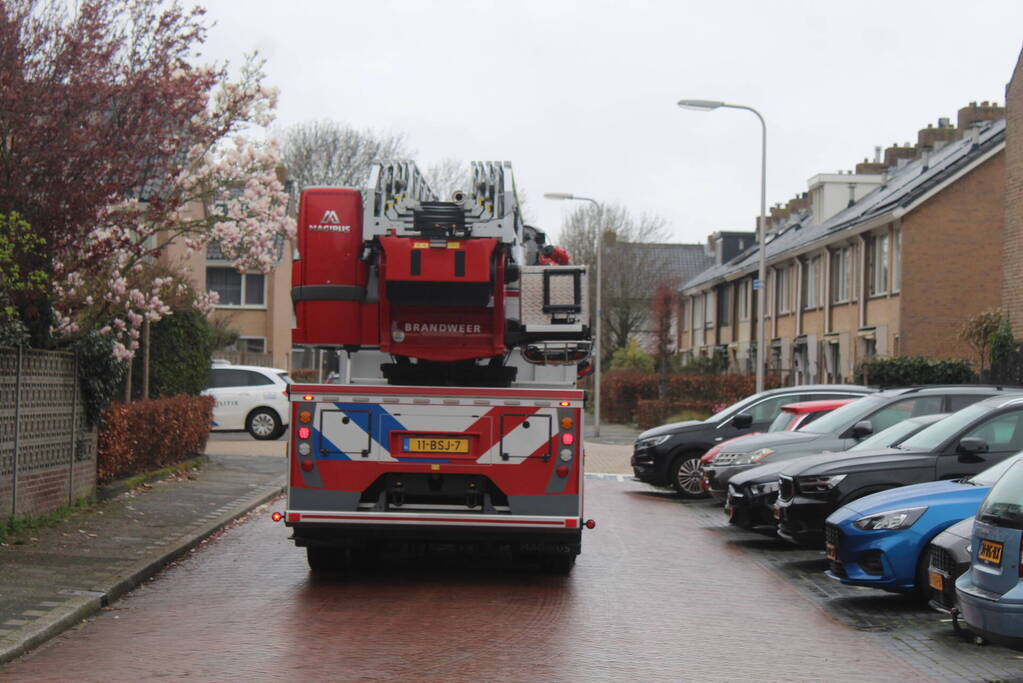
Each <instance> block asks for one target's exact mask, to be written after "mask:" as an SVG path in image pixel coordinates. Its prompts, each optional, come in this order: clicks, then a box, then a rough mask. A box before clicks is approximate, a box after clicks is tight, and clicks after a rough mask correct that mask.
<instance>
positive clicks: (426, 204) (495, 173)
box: [363, 161, 522, 245]
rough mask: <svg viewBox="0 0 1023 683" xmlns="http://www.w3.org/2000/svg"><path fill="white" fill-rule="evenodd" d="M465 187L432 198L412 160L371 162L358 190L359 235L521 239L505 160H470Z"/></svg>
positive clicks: (509, 241)
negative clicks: (365, 180) (361, 202)
mask: <svg viewBox="0 0 1023 683" xmlns="http://www.w3.org/2000/svg"><path fill="white" fill-rule="evenodd" d="M471 169H472V172H471V176H472V177H471V187H470V188H469V190H468V191H456V192H455V193H454V195H453V196H452V197H451V198H450V199H449V200H447V201H438V200H437V198H436V195H435V193H434V192H433V190H432V189H430V187H429V185H428V184H427V182H426V180H425V178H424V177H423V175H422V174H421V173H420V172H419V169H418V168H417V167H416V164H415V162H413V161H391V162H387V163H382V164H377V165H376V166H374V167H373V170H372V171H371V173H370V178H369V183H368V185H367V187H366V189H365V191H364V197H365V201H366V204H365V215H364V217H363V218H364V220H363V236H364V239H366V240H371V239H373V238H374V237H377V236H382V235H387V234H394V235H397V236H402V237H418V236H429V235H430V233H431V232H437V231H446V232H447V233H448V234H449V235H450V236H457V237H495V238H497V239H498V241H499V242H501V243H503V244H508V245H515V244H520V243H521V235H522V218H521V212H520V211H519V203H518V197H517V196H516V193H515V179H514V176H513V175H512V170H511V163H510V162H507V161H474V162H472V164H471Z"/></svg>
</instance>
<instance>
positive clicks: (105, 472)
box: [97, 396, 214, 483]
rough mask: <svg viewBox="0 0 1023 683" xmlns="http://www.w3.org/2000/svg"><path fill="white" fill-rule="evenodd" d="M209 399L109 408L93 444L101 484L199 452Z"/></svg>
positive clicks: (210, 420)
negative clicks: (96, 439) (95, 449)
mask: <svg viewBox="0 0 1023 683" xmlns="http://www.w3.org/2000/svg"><path fill="white" fill-rule="evenodd" d="M213 403H214V400H213V398H212V397H210V396H172V397H169V398H159V399H152V400H149V401H136V402H134V403H113V404H111V405H110V407H109V408H107V409H106V410H105V411H104V413H103V420H102V422H101V423H100V428H99V434H98V443H97V476H98V479H99V481H100V482H101V483H105V482H108V481H110V480H112V479H119V478H123V477H127V476H132V475H135V474H141V473H143V472H148V471H150V470H155V469H159V468H161V467H167V466H168V465H173V464H175V463H179V462H181V461H182V460H187V459H188V458H191V457H193V456H194V455H195V454H197V453H200V452H202V450H203V449H204V448H205V447H206V440H207V438H209V434H210V428H211V427H212V426H213Z"/></svg>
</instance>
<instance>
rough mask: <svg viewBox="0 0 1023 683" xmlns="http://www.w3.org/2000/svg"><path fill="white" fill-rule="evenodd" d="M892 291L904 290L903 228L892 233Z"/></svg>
mask: <svg viewBox="0 0 1023 683" xmlns="http://www.w3.org/2000/svg"><path fill="white" fill-rule="evenodd" d="M891 251H892V292H893V293H895V292H899V291H902V230H901V229H900V230H895V231H894V232H893V233H892V247H891Z"/></svg>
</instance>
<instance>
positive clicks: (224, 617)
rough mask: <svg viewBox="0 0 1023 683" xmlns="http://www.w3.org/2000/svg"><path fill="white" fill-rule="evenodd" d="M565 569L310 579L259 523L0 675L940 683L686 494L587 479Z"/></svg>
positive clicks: (424, 567) (412, 565)
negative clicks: (588, 526) (578, 530)
mask: <svg viewBox="0 0 1023 683" xmlns="http://www.w3.org/2000/svg"><path fill="white" fill-rule="evenodd" d="M587 507H588V509H587V516H592V517H594V518H596V519H597V520H598V527H597V529H596V530H595V531H592V532H589V531H588V532H586V536H585V538H584V552H583V555H582V556H581V557H580V559H579V563H578V565H577V566H576V569H575V572H574V573H573V575H572V576H571V577H567V578H564V577H552V576H545V575H541V574H538V573H536V572H535V571H534V570H532V569H531V568H529V567H523V566H521V565H519V566H516V565H514V564H510V563H506V562H504V561H502V560H500V559H493V558H491V559H471V558H463V557H459V556H457V555H453V554H448V553H445V552H440V551H438V552H434V553H432V554H427V555H425V556H424V555H407V556H405V555H393V556H388V558H387V561H386V562H385V563H384V564H383V565H382V566H378V567H376V568H374V569H373V570H372V571H368V572H363V573H352V574H348V575H344V576H337V577H332V578H326V579H316V578H313V577H311V576H310V574H309V572H308V570H307V568H306V565H305V557H304V553H303V552H302V551H300V550H298V549H296V548H294V547H293V546H292V544H291V543H290V542H289V541H288V540H287V532H286V530H285V529H284V528H283V527H282V526H281V525H277V524H273V523H271V522H270V521H269V520H268V519H267V518H266V517H265V516H257V517H254V518H253V519H251V520H250V521H249V522H248V523H245V524H242V525H239V526H237V527H235V528H234V529H231V530H230V531H228V532H226V533H224V534H223V535H222V536H221V537H220V538H219V539H218V540H217V541H216V542H215V543H211V544H208V545H207V546H206V548H205V550H203V551H201V552H196V553H194V554H193V555H191V556H190V557H189V558H187V559H186V560H184V561H182V562H181V563H180V564H178V565H177V566H174V567H171V568H170V569H168V570H167V571H166V572H165V573H164V574H163V575H162V576H161V577H160V578H159V579H158V580H156V581H153V582H152V583H150V584H147V585H144V586H143V587H141V588H139V589H138V590H137V591H135V593H133V594H132V595H131V596H130V597H129V598H128V599H125V600H123V601H121V602H119V603H117V604H116V605H115V608H114V609H112V610H110V611H107V612H106V613H103V614H101V615H100V616H98V617H96V618H95V619H93V620H91V621H90V623H88V624H87V625H85V626H83V627H82V628H80V629H77V630H76V631H73V632H69V633H66V634H65V635H63V636H61V637H60V638H58V639H57V640H55V641H53V642H52V643H51V644H50V645H47V646H45V647H43V648H41V649H40V650H38V651H36V652H35V653H33V654H31V655H29V656H27V657H25V658H23V659H21V660H19V661H16V662H14V663H12V664H10V665H8V666H7V667H6V668H2V669H0V678H3V679H4V680H5V681H24V680H64V679H65V678H66V677H67V676H68V672H69V671H73V675H74V678H75V679H77V680H88V681H92V680H96V681H99V680H102V681H122V680H124V681H126V680H132V681H134V680H148V679H151V678H157V677H163V678H168V679H181V678H190V679H194V680H204V681H205V680H212V681H238V680H245V681H265V680H302V681H325V680H346V681H371V680H372V681H410V680H414V681H542V680H549V681H587V682H588V681H633V680H638V681H740V680H741V681H748V680H758V681H808V680H829V681H863V682H868V681H870V682H873V681H881V680H900V681H904V682H907V683H908V682H910V681H925V680H941V679H942V678H944V677H943V676H934V675H932V674H931V675H929V671H933V670H932V669H928V668H927V667H924V666H923V663H921V664H919V665H918V664H917V663H907V661H906V659H905V658H904V657H902V656H900V655H899V653H897V652H894V651H893V649H892V648H891V647H885V646H882V645H881V643H880V641H879V639H878V636H877V634H873V633H863V632H859V631H857V630H855V629H850V628H848V627H847V626H846V625H844V624H843V623H841V622H840V621H839V620H837V619H835V618H834V617H833V616H831V615H830V614H829V613H828V611H827V610H826V609H824V608H822V603H821V601H819V600H816V599H814V598H812V597H811V598H810V599H808V597H807V596H806V594H805V591H804V590H803V589H802V588H799V587H797V586H795V585H793V583H792V582H791V581H790V580H789V578H788V576H787V575H781V574H779V573H778V571H776V567H775V566H774V565H773V564H772V563H770V562H766V563H765V562H758V561H756V560H755V556H754V554H753V553H751V552H750V551H748V550H747V549H745V548H743V547H742V546H741V544H739V543H734V542H729V540H730V539H729V537H728V536H727V535H725V534H723V533H722V530H721V528H720V525H718V524H710V523H709V521H708V516H707V515H705V514H704V513H703V509H702V508H700V507H699V506H690V505H680V504H679V502H678V500H677V499H676V498H675V497H674V496H671V495H668V494H666V493H663V492H660V491H656V490H654V489H652V488H650V487H647V486H646V485H642V484H638V483H635V482H630V481H625V482H623V481H621V480H620V478H619V477H618V476H614V475H607V476H599V477H592V478H590V479H589V480H588V482H587Z"/></svg>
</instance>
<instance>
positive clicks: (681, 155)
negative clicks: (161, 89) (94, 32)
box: [197, 0, 1023, 242]
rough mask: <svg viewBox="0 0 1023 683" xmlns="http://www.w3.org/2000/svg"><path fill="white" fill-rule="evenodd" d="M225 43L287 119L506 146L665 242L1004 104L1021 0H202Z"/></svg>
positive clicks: (465, 144) (533, 182) (515, 159)
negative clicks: (637, 218)
mask: <svg viewBox="0 0 1023 683" xmlns="http://www.w3.org/2000/svg"><path fill="white" fill-rule="evenodd" d="M197 1H198V2H199V3H200V4H202V5H204V6H205V7H206V8H207V9H208V12H209V14H208V16H209V18H210V19H211V20H214V21H216V22H217V25H216V26H215V27H214V28H213V30H212V31H211V33H210V39H209V41H208V43H207V45H206V56H207V57H208V58H211V59H216V60H223V59H230V60H231V61H232V63H235V64H236V63H238V62H239V61H240V56H241V54H243V53H244V52H246V51H251V50H253V49H258V50H259V52H260V53H261V54H262V55H263V56H264V57H266V58H267V60H268V63H267V73H268V75H269V81H270V83H272V84H273V85H276V86H278V87H279V88H280V89H281V100H280V107H279V117H278V118H279V122H280V123H281V124H284V125H287V124H290V123H295V122H298V121H303V120H308V119H318V118H327V119H333V120H337V121H340V122H344V123H348V124H352V125H354V126H357V127H370V128H373V129H375V130H377V131H380V132H388V133H404V134H405V135H406V136H407V140H408V142H409V144H410V147H411V148H413V149H414V150H416V155H415V159H416V161H417V163H418V164H419V166H420V167H421V168H426V167H428V166H429V165H430V164H431V163H434V162H436V161H437V160H439V159H442V158H445V157H454V158H457V159H461V160H464V161H471V160H476V159H478V160H496V159H501V160H510V161H511V162H512V164H513V167H514V170H515V177H516V182H517V185H518V188H519V190H520V192H521V193H524V194H525V196H526V198H527V205H528V210H529V212H530V214H531V216H532V217H533V219H534V221H535V222H536V223H537V224H538V225H539V226H540V227H543V228H544V229H545V230H547V231H548V232H550V233H556V232H557V231H558V229H559V228H560V225H561V221H562V219H563V217H564V216H566V215H567V214H568V213H569V211H570V210H571V208H573V207H572V204H573V202H557V201H551V200H546V199H544V198H543V194H544V193H545V192H571V193H575V194H577V195H585V196H589V197H593V198H594V199H596V200H598V201H601V202H614V203H620V204H623V205H625V206H627V207H628V208H629V209H630V211H632V212H634V213H636V214H640V213H643V212H648V213H652V214H658V215H661V216H663V217H664V218H665V219H666V220H667V222H668V225H669V227H670V234H669V235H668V236H667V237H668V240H669V241H677V242H702V241H704V240H705V239H706V236H707V235H708V234H710V233H711V232H714V231H716V230H727V229H733V230H734V229H743V230H753V229H754V227H755V221H756V216H757V214H758V212H759V210H760V209H759V203H760V126H759V123H758V122H757V120H756V117H755V116H753V115H752V114H751V113H749V112H744V111H737V110H726V109H719V110H717V111H714V112H709V113H704V112H696V111H687V110H682V109H679V108H678V107H677V106H676V105H675V103H676V102H677V101H678V100H679V99H680V98H694V99H715V100H724V101H727V102H733V103H738V104H746V105H750V106H753V107H755V108H757V109H758V110H759V111H760V112H761V113H762V114H763V115H764V117H765V119H766V120H767V135H768V138H767V139H768V143H767V144H768V150H767V155H768V158H767V201H768V205H771V204H773V203H776V202H785V201H787V200H788V199H789V198H791V197H792V196H794V195H795V194H797V193H799V192H803V191H805V190H806V181H807V179H808V178H810V177H811V176H813V175H815V174H817V173H822V172H823V173H833V172H836V171H838V170H839V169H842V170H849V169H852V168H853V166H854V165H855V164H856V162H858V161H862V160H863V158H864V157H873V154H874V147H875V145H882V146H888V145H891V144H892V143H895V142H898V143H899V144H902V143H904V142H915V141H916V133H917V130H918V129H919V128H922V127H925V126H926V125H927V123H936V122H937V120H938V118H939V117H943V116H947V117H950V118H952V120H953V122H954V121H955V115H956V112H957V110H958V109H959V108H960V107H962V106H964V105H966V104H968V103H969V102H971V101H978V102H979V101H982V100H989V101H995V102H998V103H1003V102H1004V98H1005V85H1006V83H1007V82H1008V80H1009V78H1010V76H1011V74H1012V70H1013V68H1014V66H1015V64H1016V60H1017V57H1018V55H1019V53H1020V49H1021V47H1023V0H988V1H986V2H983V3H977V4H973V3H969V2H966V3H964V2H961V1H956V2H952V1H948V0H928V1H926V2H925V1H917V0H886V1H883V2H879V1H874V0H858V1H843V2H836V1H833V0H815V1H807V2H803V1H800V0H773V1H769V0H709V1H708V0H702V1H700V2H691V1H685V2H668V1H660V2H657V1H646V2H644V1H639V0H631V1H630V2H621V1H617V2H605V1H603V0H596V1H595V0H587V1H575V0H518V1H505V2H495V1H492V0H475V1H473V2H455V1H445V0H430V1H427V2H423V1H415V2H413V1H411V0H409V1H404V2H403V1H400V0H395V1H386V0H373V1H371V2H366V1H365V0H361V1H359V2H349V1H337V0H335V1H328V0H316V1H314V0H304V1H301V0H292V1H291V2H283V3H282V2H280V1H279V0H278V1H275V2H269V1H267V0H247V1H246V2H239V1H238V0H206V1H205V2H204V1H203V0H197Z"/></svg>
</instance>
